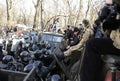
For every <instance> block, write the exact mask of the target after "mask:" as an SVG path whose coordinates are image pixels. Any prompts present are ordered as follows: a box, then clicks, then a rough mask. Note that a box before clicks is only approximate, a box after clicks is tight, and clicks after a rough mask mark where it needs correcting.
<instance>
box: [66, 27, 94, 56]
mask: <svg viewBox="0 0 120 81" xmlns="http://www.w3.org/2000/svg"><path fill="white" fill-rule="evenodd" d="M93 35H94V31H93V29H92V28H90V27H89V28H87V29H86V30H85V33H84V34H83V37H82V39H81V41H80V42H79V43H78V44H77V45H75V46H72V47H70V49H69V50H67V51H65V52H64V55H65V56H69V55H70V54H71V52H72V51H75V50H79V49H81V48H82V47H83V46H84V44H85V43H86V41H87V40H88V39H89V38H91V37H93Z"/></svg>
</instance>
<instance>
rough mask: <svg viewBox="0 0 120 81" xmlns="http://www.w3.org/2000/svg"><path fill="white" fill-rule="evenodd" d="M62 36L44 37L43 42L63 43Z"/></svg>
mask: <svg viewBox="0 0 120 81" xmlns="http://www.w3.org/2000/svg"><path fill="white" fill-rule="evenodd" d="M62 38H63V37H62V36H58V35H48V34H46V35H42V40H44V41H51V42H61V40H62Z"/></svg>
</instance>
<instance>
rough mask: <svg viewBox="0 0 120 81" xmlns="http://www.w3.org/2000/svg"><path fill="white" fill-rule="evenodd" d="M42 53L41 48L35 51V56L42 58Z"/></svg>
mask: <svg viewBox="0 0 120 81" xmlns="http://www.w3.org/2000/svg"><path fill="white" fill-rule="evenodd" d="M41 55H42V51H41V50H36V51H35V52H34V57H35V58H40V56H41Z"/></svg>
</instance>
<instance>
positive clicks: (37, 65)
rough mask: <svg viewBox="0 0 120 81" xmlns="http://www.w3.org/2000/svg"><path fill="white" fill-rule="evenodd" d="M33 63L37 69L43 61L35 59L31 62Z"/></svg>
mask: <svg viewBox="0 0 120 81" xmlns="http://www.w3.org/2000/svg"><path fill="white" fill-rule="evenodd" d="M33 65H34V66H35V67H38V68H39V69H40V68H41V67H42V66H43V63H42V62H41V61H35V62H34V63H33Z"/></svg>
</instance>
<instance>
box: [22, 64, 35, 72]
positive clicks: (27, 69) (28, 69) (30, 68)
mask: <svg viewBox="0 0 120 81" xmlns="http://www.w3.org/2000/svg"><path fill="white" fill-rule="evenodd" d="M32 68H33V64H28V65H26V66H25V68H24V72H27V73H29V72H30V71H31V70H32Z"/></svg>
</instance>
